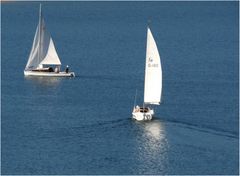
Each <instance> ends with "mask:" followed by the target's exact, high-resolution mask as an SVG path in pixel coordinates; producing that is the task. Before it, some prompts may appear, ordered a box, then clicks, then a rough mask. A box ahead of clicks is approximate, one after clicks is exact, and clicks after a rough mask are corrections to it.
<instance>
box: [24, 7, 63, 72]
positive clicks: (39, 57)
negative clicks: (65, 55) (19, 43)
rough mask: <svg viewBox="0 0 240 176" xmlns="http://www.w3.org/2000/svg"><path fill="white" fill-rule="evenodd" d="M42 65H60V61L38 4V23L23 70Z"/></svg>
mask: <svg viewBox="0 0 240 176" xmlns="http://www.w3.org/2000/svg"><path fill="white" fill-rule="evenodd" d="M43 65H61V62H60V59H59V57H58V54H57V52H56V49H55V46H54V43H53V40H52V38H51V36H50V34H49V32H48V31H47V29H46V25H45V22H44V19H43V17H42V14H41V5H40V12H39V23H38V26H37V30H36V33H35V36H34V40H33V45H32V49H31V52H30V55H29V58H28V62H27V65H26V67H25V70H33V69H36V68H41V67H42V66H43Z"/></svg>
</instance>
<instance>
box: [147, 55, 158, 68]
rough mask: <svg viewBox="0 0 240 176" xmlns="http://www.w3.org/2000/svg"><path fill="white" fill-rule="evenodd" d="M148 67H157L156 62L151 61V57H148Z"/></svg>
mask: <svg viewBox="0 0 240 176" xmlns="http://www.w3.org/2000/svg"><path fill="white" fill-rule="evenodd" d="M148 67H158V64H155V63H153V59H152V58H151V57H149V58H148Z"/></svg>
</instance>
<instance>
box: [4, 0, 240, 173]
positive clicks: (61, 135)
mask: <svg viewBox="0 0 240 176" xmlns="http://www.w3.org/2000/svg"><path fill="white" fill-rule="evenodd" d="M38 7H39V4H38V3H37V2H32V3H31V2H18V3H17V2H10V3H2V7H1V8H2V31H1V32H2V48H1V49H2V50H1V52H2V57H1V66H2V70H1V74H2V82H1V83H2V85H1V90H2V94H1V96H2V97H1V98H2V99H1V101H2V104H1V107H2V109H1V110H2V116H1V125H2V126H1V129H2V131H1V134H2V136H1V151H2V153H1V159H2V161H1V170H2V174H227V175H228V174H238V164H239V163H238V135H239V131H238V122H239V121H238V107H239V103H238V54H239V53H238V2H44V3H43V14H44V17H45V21H46V26H47V28H48V30H49V31H50V33H51V35H52V38H53V40H54V42H55V46H56V48H57V51H58V53H59V57H60V59H61V62H62V64H63V67H64V66H65V65H67V64H68V65H70V69H71V70H73V71H75V73H76V75H77V76H76V77H75V78H63V79H61V78H24V76H23V69H24V67H25V64H26V62H27V58H28V55H29V52H30V49H31V45H32V41H33V37H34V32H35V29H36V26H37V22H38ZM148 19H151V24H150V25H151V29H152V32H153V35H154V37H155V39H156V41H157V44H158V47H159V51H160V54H161V60H162V67H163V97H162V100H163V102H162V104H161V105H160V106H158V107H155V111H156V117H155V118H154V119H153V120H152V121H150V122H136V121H134V120H132V119H131V112H132V108H133V103H134V95H135V90H136V88H137V89H138V92H139V93H138V94H139V96H138V99H137V102H138V103H142V96H143V95H142V92H143V82H144V80H143V76H144V59H145V58H144V57H145V45H146V27H147V21H148Z"/></svg>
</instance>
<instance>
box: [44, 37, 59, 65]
mask: <svg viewBox="0 0 240 176" xmlns="http://www.w3.org/2000/svg"><path fill="white" fill-rule="evenodd" d="M44 64H45V65H61V62H60V59H59V57H58V54H57V52H56V49H55V47H54V43H53V40H52V38H50V42H49V45H48V50H47V52H46V56H45V58H44V59H43V61H42V62H41V63H40V64H39V65H44Z"/></svg>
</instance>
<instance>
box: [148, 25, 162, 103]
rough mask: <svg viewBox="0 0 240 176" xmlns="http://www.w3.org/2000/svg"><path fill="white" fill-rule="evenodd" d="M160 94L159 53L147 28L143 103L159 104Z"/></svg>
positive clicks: (160, 70)
mask: <svg viewBox="0 0 240 176" xmlns="http://www.w3.org/2000/svg"><path fill="white" fill-rule="evenodd" d="M161 94H162V67H161V61H160V55H159V53H158V49H157V45H156V42H155V40H154V38H153V35H152V33H151V30H150V29H149V28H148V30H147V49H146V65H145V85H144V103H145V104H159V103H160V101H161Z"/></svg>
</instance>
